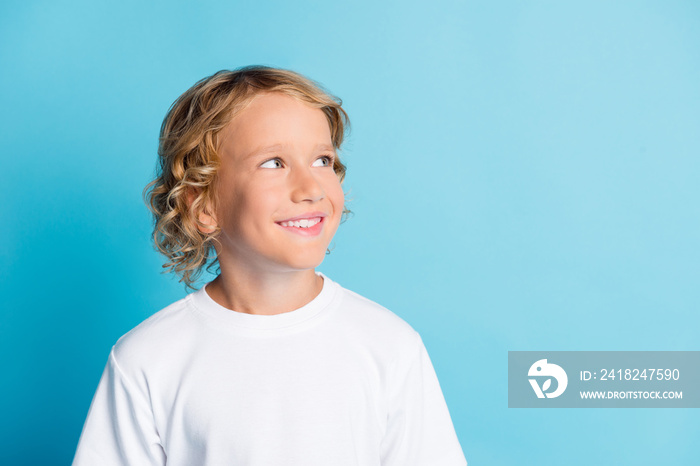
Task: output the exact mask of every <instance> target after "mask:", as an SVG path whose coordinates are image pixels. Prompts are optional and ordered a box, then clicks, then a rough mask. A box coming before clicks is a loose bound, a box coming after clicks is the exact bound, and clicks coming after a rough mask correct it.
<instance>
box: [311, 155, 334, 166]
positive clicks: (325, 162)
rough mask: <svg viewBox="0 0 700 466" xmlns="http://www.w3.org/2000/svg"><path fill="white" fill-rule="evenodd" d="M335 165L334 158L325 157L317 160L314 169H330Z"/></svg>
mask: <svg viewBox="0 0 700 466" xmlns="http://www.w3.org/2000/svg"><path fill="white" fill-rule="evenodd" d="M332 165H333V158H332V157H331V156H329V155H324V156H323V157H319V158H318V159H316V161H315V162H314V164H313V166H314V167H330V166H332Z"/></svg>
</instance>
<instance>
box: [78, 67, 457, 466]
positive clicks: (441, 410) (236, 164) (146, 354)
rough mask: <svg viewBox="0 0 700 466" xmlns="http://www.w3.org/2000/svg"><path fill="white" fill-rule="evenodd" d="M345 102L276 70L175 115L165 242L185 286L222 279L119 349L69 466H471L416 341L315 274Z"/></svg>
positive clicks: (231, 74)
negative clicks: (208, 271) (212, 267)
mask: <svg viewBox="0 0 700 466" xmlns="http://www.w3.org/2000/svg"><path fill="white" fill-rule="evenodd" d="M340 104H341V103H340V101H339V99H336V98H334V97H333V96H331V95H329V94H327V93H326V92H325V91H323V90H322V89H321V88H320V87H319V86H318V85H316V84H315V83H314V82H312V81H310V80H308V79H306V78H304V77H302V76H300V75H298V74H296V73H293V72H290V71H286V70H280V69H274V68H267V67H246V68H242V69H239V70H236V71H221V72H219V73H216V74H215V75H213V76H211V77H209V78H206V79H203V80H202V81H200V82H198V83H197V84H195V85H194V86H193V87H192V88H191V89H189V90H188V91H187V92H185V94H183V95H182V96H181V97H180V98H179V99H178V100H177V101H176V102H175V103H174V104H173V106H172V107H171V109H170V111H169V112H168V115H167V116H166V118H165V120H164V122H163V126H162V128H161V135H160V146H159V157H160V159H159V160H160V162H159V173H158V177H157V178H156V180H154V181H153V182H152V183H151V184H149V186H148V187H147V190H148V189H150V191H147V196H148V198H149V203H150V208H151V210H152V211H153V213H154V217H155V230H154V239H155V242H156V245H157V247H158V248H159V249H160V251H161V252H163V253H164V254H165V255H166V256H167V257H168V259H169V262H168V263H167V264H166V265H165V267H170V268H171V269H172V270H174V271H175V272H177V273H179V274H180V275H181V276H182V281H184V282H185V283H186V285H188V286H191V284H192V283H193V282H194V281H195V280H196V277H197V275H198V274H199V273H200V272H201V270H202V267H204V266H205V265H206V264H207V263H208V262H212V259H213V262H212V263H216V262H218V265H219V269H220V274H219V275H218V276H217V277H216V279H214V280H213V281H212V282H210V283H208V284H207V285H205V286H204V287H202V288H201V289H199V290H198V291H196V292H194V293H192V294H190V295H188V296H187V297H186V298H184V299H182V300H180V301H178V302H176V303H174V304H172V305H170V306H168V307H166V308H165V309H163V310H161V311H160V312H157V313H156V314H154V315H153V316H151V317H150V318H148V319H146V320H145V321H144V322H142V323H141V324H140V325H138V326H137V327H136V328H134V329H133V330H132V331H130V332H129V333H127V334H126V335H124V336H123V337H122V338H120V339H119V341H118V342H117V343H116V344H115V345H114V347H113V348H112V351H111V353H110V355H109V360H108V362H107V366H106V368H105V371H104V373H103V375H102V379H101V380H100V384H99V386H98V389H97V392H96V394H95V397H94V399H93V401H92V405H91V407H90V411H89V413H88V417H87V420H86V422H85V426H84V427H83V432H82V434H81V437H80V441H79V444H78V449H77V452H76V455H75V459H74V463H73V464H74V465H77V466H82V465H95V466H108V465H132V466H133V465H164V464H166V463H167V464H168V465H176V466H180V465H224V464H226V465H246V466H247V465H250V466H258V465H266V466H277V465H279V466H283V465H284V466H289V465H303V466H315V465H318V466H321V465H323V466H335V465H338V466H340V465H362V466H370V465H382V466H385V465H395V466H409V465H423V466H440V465H442V466H462V465H465V464H466V461H465V459H464V455H463V453H462V450H461V447H460V445H459V442H458V440H457V436H456V434H455V431H454V427H453V425H452V421H451V419H450V415H449V413H448V410H447V406H446V405H445V401H444V398H443V395H442V391H441V389H440V386H439V383H438V380H437V377H436V375H435V372H434V369H433V366H432V365H431V362H430V359H429V357H428V354H427V352H426V350H425V347H424V345H423V343H422V340H421V338H420V336H419V335H418V333H416V331H415V330H413V328H411V327H410V326H409V325H408V324H407V323H406V322H405V321H403V320H402V319H400V318H399V317H398V316H397V315H395V314H393V313H392V312H390V311H388V310H387V309H385V308H383V307H381V306H379V305H377V304H375V303H373V302H371V301H369V300H367V299H365V298H362V297H361V296H359V295H357V294H355V293H353V292H351V291H348V290H346V289H344V288H342V287H341V286H340V285H338V284H337V283H334V282H333V281H331V280H330V279H329V278H328V277H326V276H324V275H323V274H321V273H318V272H316V271H315V268H316V267H317V266H318V265H319V264H320V263H321V262H322V260H323V258H324V256H325V254H326V251H327V247H328V245H329V243H330V241H331V239H332V238H333V235H334V233H335V231H336V229H337V228H338V225H339V223H340V220H341V216H342V214H343V213H345V212H346V211H345V208H344V194H343V190H342V187H341V183H342V181H343V178H344V174H345V167H344V165H343V164H342V163H341V162H340V160H339V159H338V155H337V151H338V150H339V149H340V146H341V144H342V141H343V136H344V129H345V128H346V127H347V115H346V114H345V111H344V110H343V109H342V107H341V105H340ZM214 253H215V257H213V258H212V255H213V254H214Z"/></svg>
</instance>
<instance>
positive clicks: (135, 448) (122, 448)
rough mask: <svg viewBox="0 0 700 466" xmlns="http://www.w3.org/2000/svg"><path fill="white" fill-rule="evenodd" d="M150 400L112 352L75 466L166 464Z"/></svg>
mask: <svg viewBox="0 0 700 466" xmlns="http://www.w3.org/2000/svg"><path fill="white" fill-rule="evenodd" d="M165 461H166V456H165V452H164V450H163V448H162V446H161V443H160V436H159V435H158V432H157V430H156V427H155V423H154V418H153V411H152V409H151V408H150V403H149V401H148V399H147V397H146V396H145V394H144V393H142V392H141V391H140V390H138V389H136V387H135V386H134V385H133V384H132V383H130V381H129V380H128V379H127V378H126V377H125V375H124V374H123V373H122V371H121V369H120V368H119V365H118V364H117V361H116V359H115V357H114V348H112V351H111V352H110V354H109V360H108V362H107V366H106V367H105V369H104V372H103V373H102V378H101V379H100V383H99V385H98V387H97V392H96V393H95V396H94V397H93V399H92V404H91V405H90V410H89V411H88V416H87V420H86V421H85V425H84V426H83V431H82V434H81V435H80V441H79V442H78V448H77V451H76V454H75V458H74V459H73V466H94V465H100V466H113V465H114V466H116V465H120V466H121V465H124V466H126V465H143V466H151V465H164V464H165Z"/></svg>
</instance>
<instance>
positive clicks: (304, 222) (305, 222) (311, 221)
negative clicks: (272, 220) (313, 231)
mask: <svg viewBox="0 0 700 466" xmlns="http://www.w3.org/2000/svg"><path fill="white" fill-rule="evenodd" d="M320 221H321V219H320V218H318V217H316V218H303V219H301V220H297V221H296V222H281V223H280V225H282V226H283V227H296V228H309V227H312V226H314V225H316V224H317V223H318V222H320Z"/></svg>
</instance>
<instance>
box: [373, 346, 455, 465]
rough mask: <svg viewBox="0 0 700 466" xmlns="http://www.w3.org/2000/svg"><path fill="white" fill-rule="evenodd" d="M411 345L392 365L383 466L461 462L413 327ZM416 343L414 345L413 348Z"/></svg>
mask: <svg viewBox="0 0 700 466" xmlns="http://www.w3.org/2000/svg"><path fill="white" fill-rule="evenodd" d="M416 340H417V341H416V343H415V347H414V348H413V350H411V351H410V352H407V353H409V354H410V356H408V355H407V357H405V358H399V360H398V361H397V362H396V364H395V365H394V367H393V369H391V371H392V372H391V373H390V378H389V380H388V382H387V383H388V391H387V404H388V408H389V412H388V417H387V427H386V433H385V435H384V438H383V440H382V444H381V452H382V453H381V464H382V466H465V465H466V464H467V461H466V459H465V457H464V453H463V452H462V447H461V446H460V444H459V440H458V439H457V434H456V432H455V429H454V426H453V424H452V419H451V417H450V414H449V411H448V409H447V404H446V403H445V398H444V396H443V394H442V390H441V388H440V384H439V382H438V379H437V375H436V374H435V369H434V368H433V365H432V363H431V361H430V357H429V356H428V352H427V350H426V349H425V345H424V344H423V340H422V339H421V338H420V336H419V335H418V334H417V333H416ZM416 347H417V348H416Z"/></svg>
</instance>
